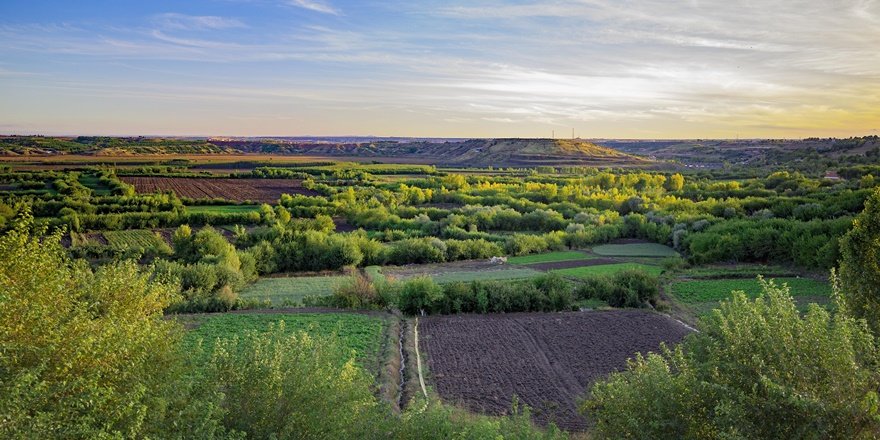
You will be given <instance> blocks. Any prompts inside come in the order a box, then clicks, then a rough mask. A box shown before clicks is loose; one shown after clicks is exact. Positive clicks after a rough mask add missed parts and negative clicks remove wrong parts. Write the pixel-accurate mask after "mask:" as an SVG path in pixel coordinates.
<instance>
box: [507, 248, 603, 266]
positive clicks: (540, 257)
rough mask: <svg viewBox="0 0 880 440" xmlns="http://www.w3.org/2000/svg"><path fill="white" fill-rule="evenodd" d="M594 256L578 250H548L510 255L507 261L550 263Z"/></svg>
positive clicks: (511, 262)
mask: <svg viewBox="0 0 880 440" xmlns="http://www.w3.org/2000/svg"><path fill="white" fill-rule="evenodd" d="M590 258H594V257H592V256H591V255H588V254H585V253H583V252H580V251H559V252H548V253H546V254H536V255H523V256H521V257H510V258H508V259H507V262H508V263H510V264H534V263H551V262H555V261H576V260H587V259H590Z"/></svg>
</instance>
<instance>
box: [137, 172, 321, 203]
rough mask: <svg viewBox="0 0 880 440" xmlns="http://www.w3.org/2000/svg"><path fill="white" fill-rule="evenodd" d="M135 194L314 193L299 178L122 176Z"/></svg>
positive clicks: (240, 197) (267, 196) (262, 198)
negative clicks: (132, 187)
mask: <svg viewBox="0 0 880 440" xmlns="http://www.w3.org/2000/svg"><path fill="white" fill-rule="evenodd" d="M122 180H123V181H124V182H126V183H129V184H131V185H134V187H135V189H137V191H138V193H142V194H143V193H155V192H162V191H173V192H174V193H175V194H177V196H178V197H185V198H189V199H225V200H232V201H236V202H243V201H253V202H266V203H274V202H275V201H277V200H278V198H279V197H281V194H304V195H316V194H317V193H316V192H314V191H312V190H308V189H305V188H303V187H302V184H301V182H300V181H297V180H288V179H222V178H216V179H215V178H201V179H199V178H182V177H139V176H133V177H122Z"/></svg>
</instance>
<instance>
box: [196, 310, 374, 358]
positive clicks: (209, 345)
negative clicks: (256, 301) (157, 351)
mask: <svg viewBox="0 0 880 440" xmlns="http://www.w3.org/2000/svg"><path fill="white" fill-rule="evenodd" d="M282 321H283V322H284V331H285V332H287V333H290V334H293V333H294V332H298V331H305V332H306V333H309V334H310V335H314V336H318V335H320V336H336V338H337V340H338V341H339V343H340V344H341V345H342V346H343V347H345V348H347V349H349V350H351V351H352V352H353V353H354V355H355V358H356V359H357V360H358V362H360V363H362V364H363V363H365V362H367V361H368V360H371V359H373V358H374V357H376V356H378V354H379V350H380V347H381V346H382V338H383V336H384V333H385V327H386V325H387V321H386V320H385V319H384V318H381V317H377V316H369V315H362V314H356V313H283V314H282V313H226V314H215V315H195V316H193V317H191V318H190V319H188V320H187V322H188V324H190V326H191V327H193V328H192V329H191V330H189V331H187V332H186V335H185V337H184V343H185V344H187V345H188V346H190V347H194V346H195V344H197V343H198V341H199V340H201V341H202V345H203V347H204V348H205V354H209V353H210V352H211V351H212V349H213V347H214V345H215V344H216V342H217V340H219V339H230V338H234V337H241V336H243V335H244V334H245V332H247V331H248V330H256V331H266V330H268V329H269V327H270V326H271V325H273V324H275V325H277V324H278V323H280V322H282Z"/></svg>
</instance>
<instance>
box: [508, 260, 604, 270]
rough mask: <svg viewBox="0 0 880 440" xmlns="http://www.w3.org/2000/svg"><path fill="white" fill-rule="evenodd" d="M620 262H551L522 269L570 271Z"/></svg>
mask: <svg viewBox="0 0 880 440" xmlns="http://www.w3.org/2000/svg"><path fill="white" fill-rule="evenodd" d="M620 262H621V261H620V260H615V259H613V258H593V259H590V260H572V261H551V262H547V263H532V264H523V265H522V267H528V268H529V269H535V270H556V269H570V268H572V267H586V266H601V265H603V264H616V263H620Z"/></svg>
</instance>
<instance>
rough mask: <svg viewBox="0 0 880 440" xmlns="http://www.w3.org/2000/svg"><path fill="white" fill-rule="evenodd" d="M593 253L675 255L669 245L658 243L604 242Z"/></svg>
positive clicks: (644, 255)
mask: <svg viewBox="0 0 880 440" xmlns="http://www.w3.org/2000/svg"><path fill="white" fill-rule="evenodd" d="M593 253H595V254H596V255H602V256H603V257H675V256H678V252H675V250H674V249H672V248H671V247H669V246H666V245H662V244H657V243H632V244H603V245H599V246H596V247H594V248H593Z"/></svg>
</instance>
